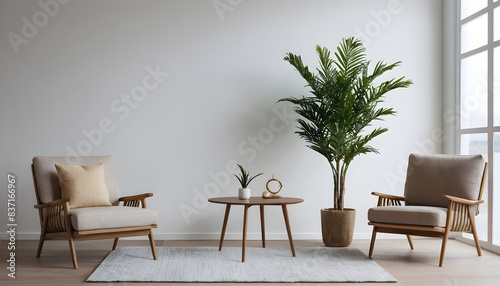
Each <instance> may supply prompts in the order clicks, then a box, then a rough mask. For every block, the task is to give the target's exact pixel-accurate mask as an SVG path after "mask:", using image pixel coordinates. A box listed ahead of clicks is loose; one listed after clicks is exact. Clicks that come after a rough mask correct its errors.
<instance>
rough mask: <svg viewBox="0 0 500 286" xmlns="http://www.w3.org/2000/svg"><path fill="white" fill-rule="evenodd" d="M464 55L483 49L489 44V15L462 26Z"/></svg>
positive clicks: (462, 49)
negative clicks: (476, 49)
mask: <svg viewBox="0 0 500 286" xmlns="http://www.w3.org/2000/svg"><path fill="white" fill-rule="evenodd" d="M460 41H461V46H460V50H461V52H462V53H466V52H468V51H470V50H473V49H475V48H479V47H482V46H484V45H486V44H487V43H488V15H487V14H484V15H483V16H480V17H477V18H476V19H474V20H472V21H470V22H467V23H465V24H463V25H462V26H461V40H460Z"/></svg>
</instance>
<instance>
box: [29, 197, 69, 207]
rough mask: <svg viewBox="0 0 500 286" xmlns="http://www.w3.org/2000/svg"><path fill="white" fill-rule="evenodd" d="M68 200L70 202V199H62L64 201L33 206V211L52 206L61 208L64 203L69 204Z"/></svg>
mask: <svg viewBox="0 0 500 286" xmlns="http://www.w3.org/2000/svg"><path fill="white" fill-rule="evenodd" d="M70 200H71V199H70V198H64V199H59V200H55V201H52V202H48V203H46V204H41V205H35V206H34V207H35V209H43V208H46V207H52V206H62V205H64V203H66V202H69V201H70Z"/></svg>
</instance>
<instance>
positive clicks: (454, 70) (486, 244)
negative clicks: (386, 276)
mask: <svg viewBox="0 0 500 286" xmlns="http://www.w3.org/2000/svg"><path fill="white" fill-rule="evenodd" d="M498 6H500V1H497V2H494V1H493V0H488V5H487V7H486V8H484V9H481V10H480V11H477V12H476V13H474V14H472V15H470V16H468V17H466V18H464V19H462V20H461V19H460V7H461V0H459V1H453V0H451V1H446V0H445V1H443V33H444V34H446V33H448V32H451V38H453V37H454V41H453V39H452V41H451V43H455V45H454V47H451V46H452V45H446V44H445V43H443V52H444V54H446V52H447V51H450V52H452V54H453V55H455V61H454V63H451V62H450V61H449V60H448V61H447V59H446V57H445V56H444V57H445V58H444V59H443V71H444V72H445V74H446V72H451V74H452V75H454V77H455V85H454V86H450V85H449V84H448V86H446V84H447V83H446V79H447V77H446V75H444V76H443V79H444V86H443V91H444V97H445V98H444V101H443V102H444V105H443V106H444V112H445V113H446V111H445V110H447V109H448V110H449V107H450V105H449V103H452V102H453V101H454V102H455V103H456V105H455V108H454V110H453V112H454V113H455V115H458V116H454V117H453V118H455V120H454V122H452V124H450V123H449V122H448V123H447V122H446V120H445V121H444V124H445V131H447V132H448V134H449V135H453V133H454V137H455V142H454V143H448V145H447V146H446V144H445V146H443V147H444V149H445V150H448V152H449V153H457V154H458V153H460V150H461V136H462V135H464V134H478V133H483V134H487V138H488V158H485V159H486V160H487V161H488V174H493V168H495V166H494V160H493V155H494V153H493V152H494V150H493V147H494V144H493V135H494V133H496V132H500V126H496V127H495V126H494V110H493V108H494V103H493V100H494V98H493V95H494V94H493V92H494V91H493V84H494V83H493V68H494V66H493V64H494V61H493V55H494V49H495V48H496V47H499V46H500V40H497V41H493V40H494V34H493V33H494V31H493V25H494V22H493V21H494V19H493V11H494V8H496V7H498ZM450 9H451V10H450ZM452 11H454V12H452ZM484 14H488V42H487V44H486V45H485V46H481V47H479V48H476V49H473V50H471V51H468V52H466V53H463V54H461V52H460V47H461V41H460V29H461V25H463V24H465V23H467V22H469V21H471V20H473V19H476V18H477V17H480V16H482V15H484ZM453 18H454V25H452V26H453V28H452V29H453V30H452V31H451V30H450V28H451V27H450V23H451V19H453ZM443 41H445V37H443ZM484 51H487V57H488V67H487V69H488V72H487V75H488V79H487V81H488V83H487V89H488V122H487V126H486V127H479V128H462V127H461V124H460V122H461V117H460V110H461V103H460V99H461V96H460V95H461V92H460V86H461V85H460V79H461V77H460V72H461V66H460V64H461V60H462V59H464V58H466V57H469V56H472V55H475V54H478V53H481V52H484ZM452 94H453V97H454V98H453V99H451V98H450V96H451V95H452ZM447 102H448V105H447ZM444 116H445V117H444V118H446V114H444ZM447 128H448V129H447ZM452 129H454V130H452ZM487 179H488V189H487V190H484V191H485V192H487V194H488V201H487V204H488V214H487V216H488V236H487V237H488V239H487V241H481V247H482V248H485V249H487V250H490V251H494V252H496V253H500V246H499V245H495V244H493V223H494V217H493V202H494V196H495V194H494V193H493V191H494V188H493V187H494V185H493V184H494V183H495V182H494V180H493V179H494V178H493V176H490V175H488V177H487ZM498 180H499V182H496V183H499V184H500V178H499V179H498ZM497 195H499V196H500V194H497ZM497 224H499V222H497ZM497 227H499V226H497ZM457 239H459V240H461V241H464V242H467V243H471V244H472V243H473V241H472V240H470V239H467V238H464V237H457Z"/></svg>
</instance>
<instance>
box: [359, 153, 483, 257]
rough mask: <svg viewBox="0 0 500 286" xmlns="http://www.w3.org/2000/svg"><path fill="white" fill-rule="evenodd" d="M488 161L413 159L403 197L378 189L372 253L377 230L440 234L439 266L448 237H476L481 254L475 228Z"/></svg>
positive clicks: (372, 217) (473, 158)
mask: <svg viewBox="0 0 500 286" xmlns="http://www.w3.org/2000/svg"><path fill="white" fill-rule="evenodd" d="M486 170H487V163H486V162H484V160H483V157H482V156H481V155H476V156H464V155H418V154H411V155H410V157H409V160H408V171H407V175H406V183H405V191H404V197H401V196H393V195H387V194H382V193H377V192H373V193H372V194H373V195H376V196H378V197H379V199H378V204H377V207H374V208H371V209H369V210H368V220H369V223H368V224H369V225H372V226H373V233H372V239H371V243H370V251H369V256H370V257H372V254H373V248H374V246H375V238H376V235H377V233H378V232H382V233H396V234H405V235H407V238H408V242H409V244H410V248H411V249H413V242H412V240H411V237H410V235H417V236H429V237H440V238H442V239H443V241H442V246H441V255H440V258H439V266H440V267H442V266H443V259H444V254H445V250H446V243H447V240H448V235H449V233H450V232H451V231H453V232H467V233H471V234H472V235H473V236H474V241H475V244H476V250H477V254H478V255H479V256H481V255H482V253H481V247H480V245H479V239H478V237H477V232H476V226H475V220H474V218H475V215H477V214H478V213H479V208H478V205H479V204H481V203H483V202H484V201H482V200H481V197H482V193H483V187H484V182H485V178H486Z"/></svg>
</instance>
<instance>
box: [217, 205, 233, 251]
mask: <svg viewBox="0 0 500 286" xmlns="http://www.w3.org/2000/svg"><path fill="white" fill-rule="evenodd" d="M230 210H231V205H230V204H227V205H226V214H225V215H224V223H223V224H222V232H221V234H220V243H219V251H221V250H222V243H223V242H224V235H225V234H226V226H227V219H228V218H229V211H230Z"/></svg>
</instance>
